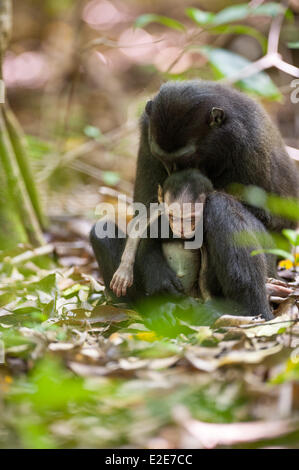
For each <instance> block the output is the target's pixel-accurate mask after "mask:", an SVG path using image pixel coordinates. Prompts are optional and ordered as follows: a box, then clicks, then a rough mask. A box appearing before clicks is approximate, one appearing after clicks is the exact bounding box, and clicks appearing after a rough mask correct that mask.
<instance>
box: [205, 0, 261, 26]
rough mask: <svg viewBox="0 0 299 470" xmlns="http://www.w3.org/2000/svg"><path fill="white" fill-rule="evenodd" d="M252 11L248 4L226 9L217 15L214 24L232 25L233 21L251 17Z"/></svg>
mask: <svg viewBox="0 0 299 470" xmlns="http://www.w3.org/2000/svg"><path fill="white" fill-rule="evenodd" d="M251 11H252V9H251V8H250V7H249V5H248V4H247V3H242V4H240V5H233V6H230V7H227V8H224V9H223V10H221V11H219V13H217V14H216V15H215V18H214V24H223V23H231V22H232V21H237V20H238V21H239V20H242V19H244V18H246V17H247V16H249V14H250V12H251Z"/></svg>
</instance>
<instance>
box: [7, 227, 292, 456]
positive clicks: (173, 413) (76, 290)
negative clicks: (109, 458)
mask: <svg viewBox="0 0 299 470" xmlns="http://www.w3.org/2000/svg"><path fill="white" fill-rule="evenodd" d="M78 224H79V222H78V220H77V221H76V227H78ZM82 224H83V225H84V221H82ZM57 233H60V235H59V236H57ZM57 233H56V235H55V234H54V235H53V234H52V236H51V240H50V243H49V244H48V245H46V246H45V247H43V248H42V249H38V250H35V251H32V250H31V249H30V248H28V247H19V248H17V249H16V250H13V251H10V252H5V253H2V254H1V258H0V359H1V353H2V362H3V361H4V363H3V364H2V365H1V366H0V414H1V421H0V446H1V447H2V448H7V447H16V448H20V447H26V448H66V447H67V448H69V447H71V448H85V447H87V448H105V447H118V448H119V447H135V448H136V447H137V448H169V449H172V448H218V447H229V448H240V447H242V448H244V447H245V448H256V447H257V448H264V447H280V448H284V447H297V448H298V447H299V413H298V409H299V325H298V318H299V316H298V301H299V292H298V286H299V277H298V274H296V273H295V272H293V271H287V270H284V271H282V272H281V274H282V275H283V276H285V277H286V278H288V279H287V281H286V284H281V285H282V287H285V288H286V289H287V297H285V298H282V299H276V305H275V311H274V314H275V318H274V319H273V320H271V321H269V322H265V321H263V320H262V319H261V318H259V317H255V318H249V317H232V316H229V315H222V313H223V312H221V308H219V309H217V308H215V309H214V310H207V309H203V307H202V305H201V304H200V303H197V302H193V303H192V302H191V303H188V301H186V302H185V303H184V302H183V303H181V304H180V305H174V304H172V303H171V302H169V303H168V304H167V305H166V306H164V308H163V309H162V310H161V309H159V308H158V307H157V306H154V305H151V306H150V307H149V308H148V309H147V313H146V314H144V315H141V314H140V313H138V312H137V311H135V310H132V309H129V308H128V306H126V305H113V304H111V302H109V300H108V299H107V297H106V295H105V292H104V287H103V284H102V283H101V280H100V278H99V274H98V271H97V267H96V264H95V261H94V258H93V256H92V252H91V248H90V246H89V243H88V240H87V239H85V238H82V237H78V235H76V234H74V233H72V221H71V220H70V221H69V222H68V224H65V225H64V230H61V228H60V229H59V230H57ZM61 234H62V235H61ZM4 356H5V357H4Z"/></svg>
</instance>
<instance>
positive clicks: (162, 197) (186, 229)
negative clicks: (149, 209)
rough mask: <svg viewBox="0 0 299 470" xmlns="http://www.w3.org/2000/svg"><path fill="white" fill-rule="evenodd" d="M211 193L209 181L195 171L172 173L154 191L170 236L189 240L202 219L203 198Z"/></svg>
mask: <svg viewBox="0 0 299 470" xmlns="http://www.w3.org/2000/svg"><path fill="white" fill-rule="evenodd" d="M211 191H213V185H212V183H211V181H210V180H209V179H208V178H206V177H205V176H203V175H202V174H201V173H200V171H198V170H196V169H189V170H182V171H179V172H177V173H173V174H172V175H170V176H168V178H167V179H166V180H165V182H164V184H163V187H162V186H160V185H159V187H158V200H159V202H160V204H162V203H164V204H165V211H166V213H167V215H168V218H169V224H170V227H171V230H172V232H173V233H174V235H176V236H178V237H179V238H183V239H188V238H192V237H193V236H194V234H195V229H196V226H197V224H198V222H199V221H200V219H201V217H202V212H203V205H204V203H205V200H206V197H207V194H208V193H210V192H211Z"/></svg>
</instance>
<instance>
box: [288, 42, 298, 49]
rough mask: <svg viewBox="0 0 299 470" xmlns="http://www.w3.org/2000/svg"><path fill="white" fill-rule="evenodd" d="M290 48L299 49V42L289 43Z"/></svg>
mask: <svg viewBox="0 0 299 470" xmlns="http://www.w3.org/2000/svg"><path fill="white" fill-rule="evenodd" d="M288 47H289V48H290V49H299V41H295V42H288Z"/></svg>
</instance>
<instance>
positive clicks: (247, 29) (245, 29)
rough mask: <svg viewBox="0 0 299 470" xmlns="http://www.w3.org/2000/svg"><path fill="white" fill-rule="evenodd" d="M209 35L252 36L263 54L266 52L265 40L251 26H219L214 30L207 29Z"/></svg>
mask: <svg viewBox="0 0 299 470" xmlns="http://www.w3.org/2000/svg"><path fill="white" fill-rule="evenodd" d="M209 33H213V34H215V33H216V34H245V35H247V36H252V37H254V38H255V39H257V41H259V43H260V45H261V46H262V51H263V54H265V53H266V52H267V38H266V37H265V36H264V35H263V34H262V33H260V32H259V31H258V30H257V29H255V28H251V26H245V25H242V24H236V25H220V26H215V28H212V29H209Z"/></svg>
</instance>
